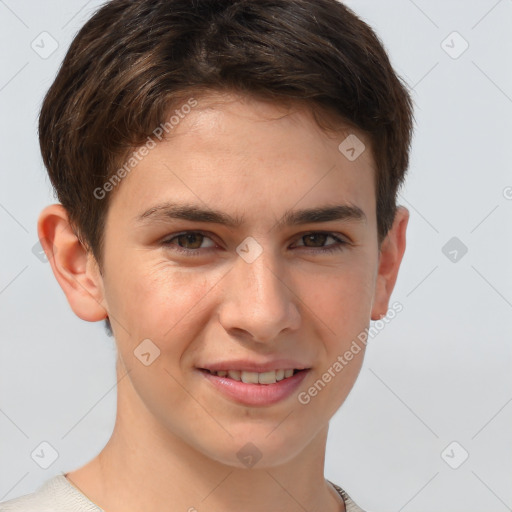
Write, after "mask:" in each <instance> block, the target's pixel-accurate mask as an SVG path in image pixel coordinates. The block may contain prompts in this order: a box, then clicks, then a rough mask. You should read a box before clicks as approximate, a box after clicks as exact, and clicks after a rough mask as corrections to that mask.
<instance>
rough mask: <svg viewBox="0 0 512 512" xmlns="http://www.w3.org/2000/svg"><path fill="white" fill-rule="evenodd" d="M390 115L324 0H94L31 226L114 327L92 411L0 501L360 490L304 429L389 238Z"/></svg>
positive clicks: (55, 116)
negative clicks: (92, 434) (83, 450)
mask: <svg viewBox="0 0 512 512" xmlns="http://www.w3.org/2000/svg"><path fill="white" fill-rule="evenodd" d="M412 119H413V118H412V105H411V100H410V97H409V95H408V93H407V92H406V89H405V87H404V86H403V84H402V83H401V81H400V79H399V78H398V77H397V76H396V75H395V73H394V72H393V69H392V67H391V65H390V63H389V60H388V57H387V56H386V53H385V51H384V49H383V48H382V46H381V44H380V42H379V40H378V38H377V37H376V35H375V34H374V33H373V32H372V30H371V29H370V28H369V27H368V26H367V25H366V24H365V23H363V22H362V21H361V20H359V19H358V18H357V17H356V16H355V15H354V14H353V13H352V12H351V11H350V10H348V9H347V8H346V7H344V6H343V5H342V4H340V3H338V2H336V1H335V0H258V1H257V2H255V1H248V0H196V1H193V2H192V1H190V0H113V1H111V2H108V3H107V4H105V5H104V6H103V7H102V8H101V9H100V10H99V11H98V12H97V13H96V14H95V15H94V16H93V17H92V18H91V20H90V21H89V22H88V23H87V24H86V25H85V26H84V27H83V29H82V30H81V31H80V32H79V33H78V35H77V36H76V38H75V39H74V41H73V43H72V44H71V47H70V49H69V51H68V54H67V56H66V58H65V60H64V62H63V65H62V67H61V69H60V71H59V74H58V76H57V78H56V80H55V82H54V83H53V85H52V86H51V88H50V90H49V92H48V94H47V96H46V98H45V101H44V104H43V107H42V111H41V116H40V142H41V149H42V154H43V159H44V162H45V165H46V167H47V169H48V172H49V175H50V178H51V180H52V183H53V185H54V187H55V189H56V191H57V194H58V197H59V200H60V204H56V205H51V206H49V207H47V208H46V209H45V210H44V211H43V212H42V213H41V216H40V219H39V224H38V229H39V236H40V238H41V240H42V243H43V245H44V247H45V250H46V252H47V254H48V257H49V260H50V262H51V265H52V269H53V272H54V274H55V277H56V279H57V280H58V282H59V284H60V285H61V287H62V289H63V291H64V293H65V294H66V296H67V299H68V301H69V304H70V306H71V307H72V309H73V311H74V312H75V313H76V314H77V315H78V316H79V317H80V318H82V319H84V320H87V321H101V320H103V319H106V321H107V325H108V328H109V329H111V330H112V332H113V335H114V337H115V341H116V345H117V349H118V361H117V377H118V407H117V416H116V424H115V428H114V432H113V434H112V437H111V439H110V440H109V442H108V443H107V445H106V446H105V447H104V449H103V450H102V452H101V453H100V454H99V455H98V456H97V457H95V458H94V459H93V460H91V461H90V462H89V463H88V464H86V465H85V466H84V467H81V468H78V469H75V470H73V471H70V472H68V473H66V474H61V475H57V476H55V477H54V478H52V479H51V480H49V481H48V482H46V484H45V485H44V486H42V487H41V488H40V489H38V490H37V491H36V492H35V493H33V494H31V495H27V496H24V497H21V498H18V499H14V500H11V501H9V502H5V503H3V504H0V510H2V511H15V510H16V511H27V512H28V511H29V510H30V511H33V510H36V509H41V510H42V509H44V510H55V511H57V510H58V511H59V512H66V511H69V512H71V511H73V512H81V511H93V510H94V511H98V510H104V511H106V512H135V511H141V510H144V511H145V512H157V511H158V512H160V511H162V510H166V511H170V512H174V511H189V512H191V511H195V510H199V511H215V510H228V511H230V510H244V512H256V511H261V510H279V511H280V512H292V511H293V512H295V511H303V510H322V511H324V512H335V511H336V512H339V511H349V512H354V511H360V510H361V509H360V508H359V507H358V506H357V505H355V503H354V502H353V501H352V500H351V499H350V498H349V497H348V495H347V494H346V493H345V491H343V490H341V488H339V487H338V486H336V485H335V484H332V483H331V482H329V481H328V480H326V479H325V478H324V475H323V471H324V458H325V449H326V440H327V433H328V426H329V420H330V418H331V417H332V416H333V415H334V413H335V412H336V411H337V410H338V408H339V407H340V406H341V405H342V404H343V402H344V401H345V399H346V397H347V395H348V393H349V392H350V390H351V388H352V386H353V384H354V382H355V380H356V378H357V375H358V373H359V370H360V368H361V365H362V362H363V354H364V343H361V342H360V343H359V345H358V347H359V350H357V351H355V350H352V351H351V347H354V341H355V340H361V339H362V338H361V333H363V332H365V329H366V328H367V327H368V325H369V322H370V320H371V319H373V320H378V319H380V318H382V317H383V316H384V315H386V313H387V311H388V308H389V300H390V295H391V292H392V290H393V287H394V284H395V281H396V278H397V273H398V269H399V266H400V262H401V259H402V255H403V253H404V250H405V232H406V226H407V221H408V212H407V210H406V209H405V208H402V207H397V206H396V203H395V200H396V194H397V190H398V187H399V186H400V184H401V183H402V182H403V179H404V174H405V172H406V169H407V166H408V152H409V145H410V140H411V133H412ZM348 352H350V353H352V356H351V357H346V354H347V353H348Z"/></svg>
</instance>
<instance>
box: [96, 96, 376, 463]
mask: <svg viewBox="0 0 512 512" xmlns="http://www.w3.org/2000/svg"><path fill="white" fill-rule="evenodd" d="M213 100H215V101H213ZM351 133H352V134H356V135H357V137H358V138H359V139H360V140H361V141H363V142H364V143H365V144H366V150H365V151H364V152H363V153H362V154H361V155H360V156H359V157H358V158H357V159H356V160H354V161H351V160H349V159H348V158H347V157H346V156H345V155H344V154H343V153H342V152H340V150H339V149H338V146H339V145H340V143H341V142H343V140H344V139H345V138H346V137H347V136H348V135H349V134H351ZM373 166H374V163H373V161H372V157H371V151H370V143H369V141H368V140H366V139H365V137H364V136H363V135H362V134H360V133H355V132H354V131H353V130H352V131H350V130H346V131H341V130H340V132H339V134H337V135H336V136H335V135H333V134H331V135H327V134H326V133H324V132H323V131H321V130H320V129H319V128H318V126H317V125H316V123H315V122H314V120H313V119H312V118H311V117H310V115H309V114H308V113H307V112H305V111H302V110H293V111H284V110H282V109H280V108H278V107H277V106H275V105H271V104H267V103H262V102H260V101H257V100H255V99H249V98H240V97H236V96H222V97H221V96H217V97H215V96H212V97H209V98H203V99H201V100H198V104H197V106H196V107H195V108H193V109H191V111H190V113H188V114H187V115H186V116H184V117H183V119H180V123H179V125H178V126H176V127H175V129H174V131H173V136H172V138H171V139H169V140H166V141H162V142H159V143H158V144H156V146H155V147H154V148H152V149H151V150H150V151H148V154H147V155H146V156H145V157H144V158H143V159H142V160H141V161H140V162H139V163H138V164H137V166H136V167H135V168H134V169H133V170H132V171H131V172H130V173H129V174H128V175H127V176H126V178H124V179H123V181H122V183H121V184H120V185H119V186H118V189H117V190H116V191H115V193H113V196H112V198H111V203H110V206H109V211H108V215H107V219H106V226H105V245H104V253H103V254H104V266H103V275H102V278H101V279H102V293H103V305H104V307H105V310H106V311H107V313H108V315H109V318H110V320H111V323H112V327H113V330H114V334H115V338H116V342H117V345H118V350H119V357H120V360H121V361H122V364H123V365H124V367H125V368H126V370H127V371H129V374H128V377H126V378H127V379H130V382H131V385H132V386H133V389H134V390H135V392H136V394H137V397H138V398H140V399H141V400H142V402H143V403H144V404H145V406H146V409H145V410H147V413H148V414H149V415H151V417H152V419H154V420H155V421H156V422H157V423H158V425H160V426H161V427H163V429H164V431H165V432H168V433H169V434H170V435H172V436H175V437H176V438H179V439H181V440H183V441H184V442H185V443H187V444H188V445H190V446H192V447H193V448H195V449H196V450H198V451H199V452H201V453H203V454H206V455H207V456H208V457H210V458H212V459H215V460H218V461H221V462H223V463H226V464H230V465H233V466H241V462H240V460H239V459H238V457H237V451H238V450H239V448H240V447H242V446H244V445H246V443H249V442H251V443H253V444H254V445H256V446H257V448H258V450H259V451H260V452H261V453H262V454H263V456H264V459H263V460H262V464H260V465H265V464H266V465H273V464H277V463H282V462H284V461H286V460H289V459H290V458H291V457H293V456H295V455H297V453H298V452H299V451H300V450H302V449H303V448H304V447H305V446H306V445H307V444H308V443H310V442H311V441H312V440H313V439H314V438H315V436H316V435H318V433H319V432H320V430H322V429H325V428H326V426H327V425H328V421H329V419H330V418H331V417H332V415H333V414H334V413H335V412H336V410H337V409H338V408H339V406H340V405H341V404H342V403H343V401H344V400H345V398H346V396H347V394H348V393H349V391H350V389H351V388H352V386H353V384H354V381H355V379H356V377H357V375H358V373H359V370H360V367H361V364H362V360H363V353H364V346H363V349H362V350H361V351H360V352H359V353H358V354H357V355H354V357H353V359H352V360H351V361H349V362H348V361H346V364H344V365H343V369H342V370H341V371H339V370H338V371H336V370H334V371H333V369H334V367H335V363H336V361H338V362H339V359H338V356H343V354H345V352H346V351H347V350H349V349H350V346H351V345H352V343H353V341H354V340H356V339H357V336H358V335H359V334H360V333H361V332H362V331H364V330H365V328H366V327H367V326H368V324H369V320H370V317H371V315H372V305H373V304H374V302H375V300H376V297H377V294H378V293H379V292H378V289H379V288H378V287H377V286H376V281H377V275H378V267H379V248H378V244H377V224H376V206H375V186H374V172H375V171H374V168H373ZM315 211H316V214H315ZM200 212H203V213H200ZM228 221H229V222H228ZM144 340H146V341H144ZM148 340H149V341H148ZM142 342H143V344H142V345H141V343H142ZM141 353H145V355H144V356H142V357H141ZM141 359H143V360H145V364H144V363H143V362H141ZM212 368H215V369H217V370H221V371H222V370H226V371H227V370H228V369H230V370H232V371H233V370H234V372H235V373H231V374H227V375H226V376H225V377H223V374H222V373H221V374H220V375H219V376H212V375H211V374H210V373H209V372H208V371H207V370H208V369H212ZM244 368H245V369H246V370H247V371H248V370H251V369H252V370H255V369H259V370H261V371H260V372H259V373H260V375H256V378H257V379H261V380H263V381H265V380H264V379H270V382H271V381H272V380H273V379H274V378H275V377H277V378H282V377H283V374H282V372H280V371H279V370H288V369H301V370H302V371H300V372H295V373H294V375H293V376H292V377H289V378H286V379H284V380H282V381H279V382H276V383H275V384H259V383H258V384H256V383H243V382H242V383H240V382H235V380H236V377H237V376H238V375H239V376H241V377H242V378H243V379H244V380H249V381H252V379H254V378H255V377H254V375H255V374H254V373H253V372H249V373H240V372H238V373H237V370H243V369H244ZM337 368H339V366H338V367H337ZM271 369H274V370H276V369H277V370H278V372H277V374H276V375H274V374H273V373H272V372H271V371H268V370H271ZM329 369H331V373H330V374H331V379H330V380H329V381H328V382H325V381H326V379H327V378H326V377H325V376H324V377H322V376H323V375H324V374H325V373H326V372H328V370H329ZM264 370H265V371H264ZM207 374H209V375H210V376H208V375H207ZM261 374H265V375H264V376H262V375H261ZM288 374H289V372H287V373H286V375H288ZM230 375H231V377H235V379H232V378H231V377H230ZM319 379H321V380H322V381H323V382H324V383H325V385H324V386H322V387H321V388H320V389H317V392H316V393H314V392H313V393H310V392H308V390H310V388H311V387H312V386H314V384H315V382H316V381H318V380H319ZM265 388H266V389H267V390H266V391H265ZM307 397H309V399H308V398H307ZM283 418H285V419H284V420H283ZM270 432H272V435H269V433H270Z"/></svg>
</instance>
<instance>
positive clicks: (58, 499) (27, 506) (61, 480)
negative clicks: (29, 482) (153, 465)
mask: <svg viewBox="0 0 512 512" xmlns="http://www.w3.org/2000/svg"><path fill="white" fill-rule="evenodd" d="M327 481H328V482H329V483H330V484H331V485H332V486H333V487H334V488H335V489H336V491H337V492H338V494H339V495H340V496H341V497H342V499H343V500H344V502H345V508H346V510H347V512H364V511H363V510H362V509H360V508H359V507H358V506H357V505H356V504H355V503H354V502H353V501H352V500H351V499H350V497H349V496H348V495H347V493H346V492H345V491H344V490H343V489H341V487H339V486H337V485H336V484H333V483H332V482H331V481H330V480H327ZM0 512H104V510H103V509H101V508H100V507H98V506H97V505H95V504H94V503H93V502H92V501H91V500H90V499H89V498H87V496H85V495H84V494H83V493H82V492H81V491H80V490H78V489H77V488H76V487H75V486H74V485H73V484H72V483H71V482H70V481H69V480H68V479H67V478H66V477H65V476H64V474H63V473H62V474H58V475H56V476H54V477H53V478H51V479H50V480H47V481H46V482H45V483H44V484H43V485H41V487H39V488H38V489H37V490H36V491H35V492H33V493H31V494H25V495H24V496H20V497H19V498H14V499H12V500H9V501H4V502H3V503H0Z"/></svg>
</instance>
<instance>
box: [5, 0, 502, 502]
mask: <svg viewBox="0 0 512 512" xmlns="http://www.w3.org/2000/svg"><path fill="white" fill-rule="evenodd" d="M347 4H348V5H349V6H350V7H352V8H353V9H354V10H355V11H356V13H358V14H359V15H360V16H361V17H363V19H365V20H366V21H367V22H368V23H369V24H370V25H371V26H372V27H374V28H375V30H376V31H377V33H378V34H379V36H380V37H381V39H382V40H383V42H384V44H385V46H386V48H387V49H388V51H389V53H390V56H391V60H392V62H393V64H394V66H395V68H396V70H397V72H398V73H399V74H400V75H402V76H403V77H404V79H405V80H406V81H407V82H408V84H409V86H410V88H411V90H412V94H413V98H414V101H415V104H416V120H417V127H416V132H415V139H414V147H413V151H412V155H411V165H410V171H409V173H410V174H409V178H408V181H407V185H406V187H404V189H403V190H402V193H401V195H400V203H401V204H403V205H405V206H407V207H408V208H409V210H410V212H411V221H410V224H409V231H408V247H407V251H406V255H405V258H404V261H403V265H402V269H401V273H400V275H399V279H398V282H397V285H396V289H395V292H394V294H393V298H392V301H400V303H401V304H402V305H403V308H404V309H403V311H402V312H401V313H400V314H398V315H397V316H396V318H395V319H394V320H393V321H392V322H391V323H390V324H388V325H387V326H386V327H385V329H383V330H381V331H380V332H379V334H378V336H376V337H375V338H373V339H372V341H371V342H370V343H369V346H368V351H367V354H366V358H365V363H364V366H363V369H362V372H361V375H360V378H359V380H358V382H357V383H356V386H355V388H354V390H353V392H352V394H351V395H350V396H349V398H348V400H347V402H346V403H345V404H344V406H343V407H342V408H341V409H340V410H339V411H338V412H337V414H336V415H335V417H334V418H333V420H332V422H331V428H330V435H329V442H328V451H327V458H326V477H327V478H329V479H330V480H332V481H334V482H336V483H338V484H340V485H342V486H343V487H345V488H346V490H347V491H348V492H349V493H350V494H352V496H353V498H354V499H355V500H356V502H358V503H359V505H360V506H362V507H363V508H365V509H368V510H371V511H373V512H387V511H394V512H399V511H402V510H403V511H408V512H420V511H429V512H431V511H433V510H436V511H438V512H448V511H449V512H459V511H460V512H477V511H483V510H485V511H486V512H501V511H505V510H511V507H512V485H511V482H512V442H511V441H512V403H511V402H512V372H511V371H510V369H511V367H512V364H511V363H512V349H511V343H510V342H511V338H512V337H511V334H512V333H511V331H512V329H511V322H510V320H511V318H512V230H511V229H510V228H511V224H512V223H511V219H512V172H511V169H510V162H511V160H512V159H511V156H512V155H511V152H512V149H511V148H512V144H511V142H510V137H511V135H512V73H511V64H510V63H511V62H512V38H511V36H510V28H511V27H512V0H500V1H496V0H473V1H471V2H469V1H453V0H452V1H446V0H435V1H432V0H431V1H426V0H415V1H412V0H391V1H386V2H379V1H377V0H374V1H356V0H351V1H348V2H347ZM98 5H100V2H98V1H89V2H85V1H83V0H66V1H57V0H45V1H35V0H34V1H28V0H17V1H15V0H0V52H1V59H2V60H1V63H2V64H1V67H0V109H1V117H0V141H1V142H0V144H1V160H0V162H1V163H0V168H1V177H0V179H1V186H0V230H1V237H2V248H1V264H0V325H1V357H0V439H1V441H0V464H1V467H0V501H3V500H6V499H11V498H14V497H16V496H19V495H22V494H26V493H28V492H31V491H33V490H34V489H35V488H36V487H37V486H39V485H40V484H41V483H42V482H44V481H45V480H47V479H48V478H50V477H51V476H53V475H54V474H56V473H57V472H60V471H68V470H71V469H74V468H76V467H78V466H81V465H83V464H85V463H86V462H87V461H89V460H90V459H91V458H92V457H93V456H94V455H96V454H97V453H98V452H99V451H100V450H101V448H102V447H103V446H104V444H105V443H106V442H107V440H108V438H109V436H110V434H111V431H112V428H113V425H114V419H115V407H116V396H115V385H116V379H115V372H114V364H115V349H114V346H113V341H112V339H110V338H108V337H107V336H106V334H105V332H104V329H103V324H100V323H98V324H89V323H86V322H83V321H81V320H80V319H78V318H77V317H75V316H74V314H73V313H72V311H71V309H70V308H69V306H68V304H67V302H66V299H65V297H64V294H63V293H62V291H61V290H60V288H59V286H58V284H57V282H56V281H55V279H54V277H53V274H52V272H51V269H50V266H49V264H48V263H45V262H43V261H41V260H40V259H39V258H38V257H37V256H36V255H35V254H34V253H33V252H32V248H33V246H34V245H35V244H36V243H37V232H36V221H37V216H38V214H39V211H40V210H41V209H42V208H43V207H44V206H45V205H46V204H48V203H51V202H54V199H53V196H52V193H51V189H50V186H49V182H48V179H47V177H46V174H45V171H44V168H43V165H42V162H41V158H40V155H39V148H38V143H37V132H36V126H37V113H38V110H39V107H40V104H41V100H42V97H43V94H44V93H45V91H46V90H47V88H48V87H49V85H50V84H51V82H52V80H53V78H54V76H55V74H56V72H57V69H58V66H59V65H60V62H61V61H62V58H63V57H64V54H65V51H66V49H67V47H68V45H69V44H70V41H71V39H72V37H73V36H74V34H75V33H76V32H77V30H78V29H79V28H80V27H81V26H82V25H83V23H84V21H85V20H86V19H87V18H88V17H89V16H90V14H91V13H92V11H93V10H94V9H95V8H96V7H97V6H98ZM454 31H456V32H457V33H458V34H459V35H457V34H455V35H453V34H452V33H453V32H454ZM42 32H47V33H48V34H50V36H48V35H40V34H41V33H42ZM53 41H55V42H53ZM443 41H444V43H443ZM466 42H467V44H469V47H468V48H467V50H466V51H464V53H461V52H462V50H463V49H464V48H465V46H466ZM55 44H58V47H57V48H56V50H55V51H54V52H53V53H52V54H51V55H47V53H50V52H51V51H52V50H53V47H52V45H55ZM31 45H32V46H31ZM45 52H46V53H45ZM43 57H44V58H43ZM453 237H456V240H454V241H452V242H450V244H449V245H448V246H446V247H445V245H446V244H447V243H448V242H449V241H450V240H451V239H452V238H453ZM464 247H466V248H467V253H466V254H464V255H463V251H462V249H463V248H464ZM443 248H444V249H443ZM454 250H455V251H457V252H456V253H454V252H453V251H454ZM453 260H455V261H453ZM454 441H455V442H457V443H458V444H457V445H452V446H451V447H450V448H449V449H448V450H447V451H446V452H444V450H445V448H446V447H447V446H448V445H450V443H452V442H454ZM42 442H47V443H49V444H50V445H51V446H52V447H53V449H55V450H56V456H57V459H56V460H55V461H54V462H53V464H51V465H50V466H49V467H48V468H47V469H44V468H42V467H40V464H42V463H43V464H44V463H45V462H46V463H49V462H50V460H51V459H48V460H46V461H41V460H39V459H38V458H37V456H36V455H34V457H33V458H32V455H31V454H33V453H34V451H35V453H36V454H37V453H40V452H41V449H43V450H44V452H45V453H46V454H47V456H48V457H51V454H52V451H51V449H50V448H49V447H48V446H47V445H41V443H42ZM443 452H444V453H445V455H444V458H443V456H442V454H443ZM465 452H467V453H468V454H469V457H468V458H467V460H466V461H465V462H464V463H462V464H461V465H460V466H459V467H458V469H453V468H452V467H450V465H449V464H448V462H449V463H450V464H451V465H452V466H457V465H458V464H460V463H461V461H462V460H463V455H464V454H465ZM48 454H49V455H48ZM36 461H37V462H36Z"/></svg>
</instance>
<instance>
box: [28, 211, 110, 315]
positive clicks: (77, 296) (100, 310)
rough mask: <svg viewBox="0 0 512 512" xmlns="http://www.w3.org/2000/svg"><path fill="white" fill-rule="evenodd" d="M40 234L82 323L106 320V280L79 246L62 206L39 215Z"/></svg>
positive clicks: (57, 274) (63, 288) (56, 273)
mask: <svg viewBox="0 0 512 512" xmlns="http://www.w3.org/2000/svg"><path fill="white" fill-rule="evenodd" d="M37 232H38V235H39V240H40V242H41V245H42V247H43V250H44V252H45V253H46V256H47V258H48V261H49V262H50V264H51V266H52V270H53V273H54V275H55V277H56V279H57V281H58V282H59V285H60V287H61V288H62V290H63V291H64V293H65V294H66V297H67V299H68V302H69V305H70V306H71V309H72V310H73V311H74V312H75V314H76V315H77V316H78V317H80V318H81V319H82V320H87V321H89V322H97V321H99V320H103V319H104V318H106V317H107V310H106V306H104V302H105V301H104V292H103V279H102V277H101V274H100V271H99V267H98V264H97V262H96V259H95V258H94V256H93V255H92V253H91V252H90V251H87V250H86V248H85V247H84V246H83V244H82V243H81V242H80V240H79V239H78V237H77V236H76V234H75V233H74V231H73V229H72V228H71V226H70V224H69V217H68V214H67V211H66V209H65V208H64V207H63V206H62V205H61V204H52V205H50V206H47V207H46V208H45V209H44V210H43V211H42V212H41V214H40V215H39V220H38V223H37Z"/></svg>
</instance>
